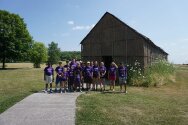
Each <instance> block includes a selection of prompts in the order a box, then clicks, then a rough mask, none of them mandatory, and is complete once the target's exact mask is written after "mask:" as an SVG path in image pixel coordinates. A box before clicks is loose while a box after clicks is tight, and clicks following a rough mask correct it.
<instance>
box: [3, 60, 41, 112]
mask: <svg viewBox="0 0 188 125" xmlns="http://www.w3.org/2000/svg"><path fill="white" fill-rule="evenodd" d="M6 65H7V70H0V113H2V112H3V111H5V110H6V109H7V108H9V107H10V106H12V105H14V104H15V103H16V102H18V101H20V100H22V99H23V98H25V97H26V96H28V95H30V94H32V93H35V92H38V91H41V90H42V89H43V88H44V82H43V69H42V68H39V69H34V68H32V67H33V66H32V63H7V64H6Z"/></svg>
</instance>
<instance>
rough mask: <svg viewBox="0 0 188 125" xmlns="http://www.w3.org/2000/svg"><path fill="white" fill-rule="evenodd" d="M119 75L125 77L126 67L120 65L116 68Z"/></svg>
mask: <svg viewBox="0 0 188 125" xmlns="http://www.w3.org/2000/svg"><path fill="white" fill-rule="evenodd" d="M118 73H119V77H122V78H123V77H125V78H126V77H127V67H123V66H120V67H119V68H118Z"/></svg>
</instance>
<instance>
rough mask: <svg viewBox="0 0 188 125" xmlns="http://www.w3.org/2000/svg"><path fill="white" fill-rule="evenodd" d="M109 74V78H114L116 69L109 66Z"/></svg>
mask: <svg viewBox="0 0 188 125" xmlns="http://www.w3.org/2000/svg"><path fill="white" fill-rule="evenodd" d="M109 74H110V76H116V67H115V66H111V67H110V68H109Z"/></svg>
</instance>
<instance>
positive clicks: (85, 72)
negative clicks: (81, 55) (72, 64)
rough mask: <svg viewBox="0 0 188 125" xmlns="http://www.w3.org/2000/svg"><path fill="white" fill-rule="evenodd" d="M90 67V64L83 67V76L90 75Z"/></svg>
mask: <svg viewBox="0 0 188 125" xmlns="http://www.w3.org/2000/svg"><path fill="white" fill-rule="evenodd" d="M92 72H93V71H92V67H91V66H86V67H85V69H84V74H85V75H84V76H85V77H91V75H92Z"/></svg>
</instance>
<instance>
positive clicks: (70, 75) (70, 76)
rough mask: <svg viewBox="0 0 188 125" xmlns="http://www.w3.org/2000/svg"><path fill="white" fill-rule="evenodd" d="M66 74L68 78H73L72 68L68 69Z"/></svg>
mask: <svg viewBox="0 0 188 125" xmlns="http://www.w3.org/2000/svg"><path fill="white" fill-rule="evenodd" d="M68 76H69V78H74V70H73V69H70V70H69V71H68Z"/></svg>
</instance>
